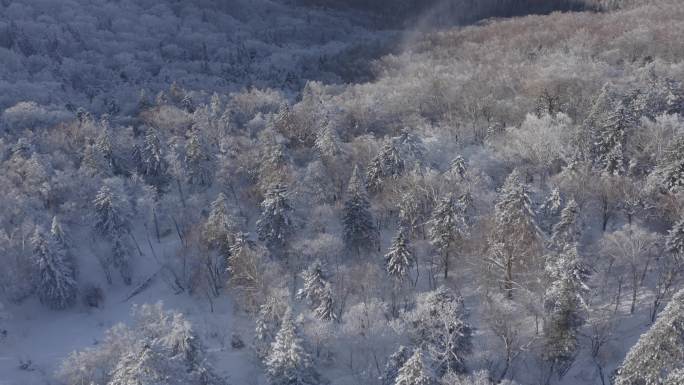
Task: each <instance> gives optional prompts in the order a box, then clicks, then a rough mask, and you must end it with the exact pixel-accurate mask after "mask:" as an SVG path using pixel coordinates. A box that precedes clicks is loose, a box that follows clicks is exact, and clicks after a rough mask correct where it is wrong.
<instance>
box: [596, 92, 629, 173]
mask: <svg viewBox="0 0 684 385" xmlns="http://www.w3.org/2000/svg"><path fill="white" fill-rule="evenodd" d="M634 124H635V121H634V116H633V115H632V113H631V112H630V111H628V109H627V108H626V107H625V106H624V105H623V104H622V103H620V104H619V105H618V106H617V107H615V108H614V109H613V110H612V111H611V112H610V114H609V115H608V116H607V118H606V119H604V120H603V121H601V122H600V124H599V127H598V129H597V130H596V132H595V133H594V135H595V143H594V151H595V154H596V165H597V167H598V168H599V169H600V170H601V171H604V172H606V173H608V174H609V175H620V174H623V173H624V172H625V169H626V167H627V163H628V161H627V156H626V154H625V151H626V149H627V144H626V135H627V131H628V130H629V129H631V128H632V127H633V126H634Z"/></svg>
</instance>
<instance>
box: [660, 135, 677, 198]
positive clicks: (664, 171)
mask: <svg viewBox="0 0 684 385" xmlns="http://www.w3.org/2000/svg"><path fill="white" fill-rule="evenodd" d="M654 175H655V176H656V178H657V180H658V183H659V185H660V186H661V187H662V188H663V189H664V190H666V191H669V192H672V193H675V192H678V191H681V190H682V189H683V188H684V135H681V136H679V137H677V138H675V139H674V140H673V141H672V142H671V143H670V144H669V146H668V148H667V150H666V151H665V154H664V155H663V157H662V159H660V161H659V162H658V164H657V166H656V168H655V172H654Z"/></svg>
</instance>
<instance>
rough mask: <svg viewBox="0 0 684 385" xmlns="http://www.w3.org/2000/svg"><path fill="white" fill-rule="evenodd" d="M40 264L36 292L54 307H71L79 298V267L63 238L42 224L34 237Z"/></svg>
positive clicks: (36, 255) (35, 254)
mask: <svg viewBox="0 0 684 385" xmlns="http://www.w3.org/2000/svg"><path fill="white" fill-rule="evenodd" d="M31 244H32V246H33V255H34V258H35V260H36V265H37V273H38V276H37V287H36V292H37V293H38V298H39V299H40V302H42V303H43V304H45V305H46V306H48V307H50V308H52V309H57V310H59V309H64V308H67V307H70V306H72V305H73V304H74V302H75V301H76V295H77V293H78V287H77V284H76V271H75V268H74V266H73V263H72V261H71V260H70V259H69V257H68V256H67V254H66V249H65V248H64V247H62V245H61V244H60V241H59V239H58V238H57V237H56V236H55V235H54V234H49V235H48V234H46V233H45V231H44V230H43V229H42V228H41V227H40V226H39V227H37V228H36V230H35V232H34V234H33V237H32V238H31Z"/></svg>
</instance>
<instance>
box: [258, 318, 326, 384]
mask: <svg viewBox="0 0 684 385" xmlns="http://www.w3.org/2000/svg"><path fill="white" fill-rule="evenodd" d="M265 365H266V375H267V376H268V380H269V383H270V384H271V385H318V384H319V383H320V382H319V381H320V376H319V374H318V372H317V371H316V369H315V367H314V365H313V362H312V359H311V356H310V355H309V353H308V352H307V351H306V349H305V348H304V342H303V341H302V338H301V337H300V336H299V333H298V332H297V329H296V325H295V323H294V320H293V319H292V312H291V310H290V309H287V310H286V312H285V315H284V316H283V320H282V323H281V326H280V331H278V334H277V335H276V337H275V341H274V342H273V345H272V346H271V352H270V353H269V354H268V357H266V360H265Z"/></svg>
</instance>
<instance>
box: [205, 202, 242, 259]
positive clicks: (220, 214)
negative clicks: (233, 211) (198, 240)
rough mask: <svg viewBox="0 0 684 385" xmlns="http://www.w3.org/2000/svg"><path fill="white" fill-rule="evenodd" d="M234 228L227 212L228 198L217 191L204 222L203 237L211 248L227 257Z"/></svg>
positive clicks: (233, 223) (232, 220) (233, 222)
mask: <svg viewBox="0 0 684 385" xmlns="http://www.w3.org/2000/svg"><path fill="white" fill-rule="evenodd" d="M234 228H235V221H234V219H233V217H232V216H231V215H230V213H229V212H228V199H227V198H226V196H225V195H224V194H223V193H219V194H218V196H217V197H216V200H214V201H213V202H212V203H211V209H210V211H209V217H208V218H207V221H206V222H205V224H204V238H205V239H206V240H207V242H208V243H209V245H210V246H211V247H212V248H215V249H218V250H219V251H220V252H221V254H222V255H224V256H225V257H228V256H229V255H230V247H231V243H232V239H231V238H232V236H233V232H234Z"/></svg>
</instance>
